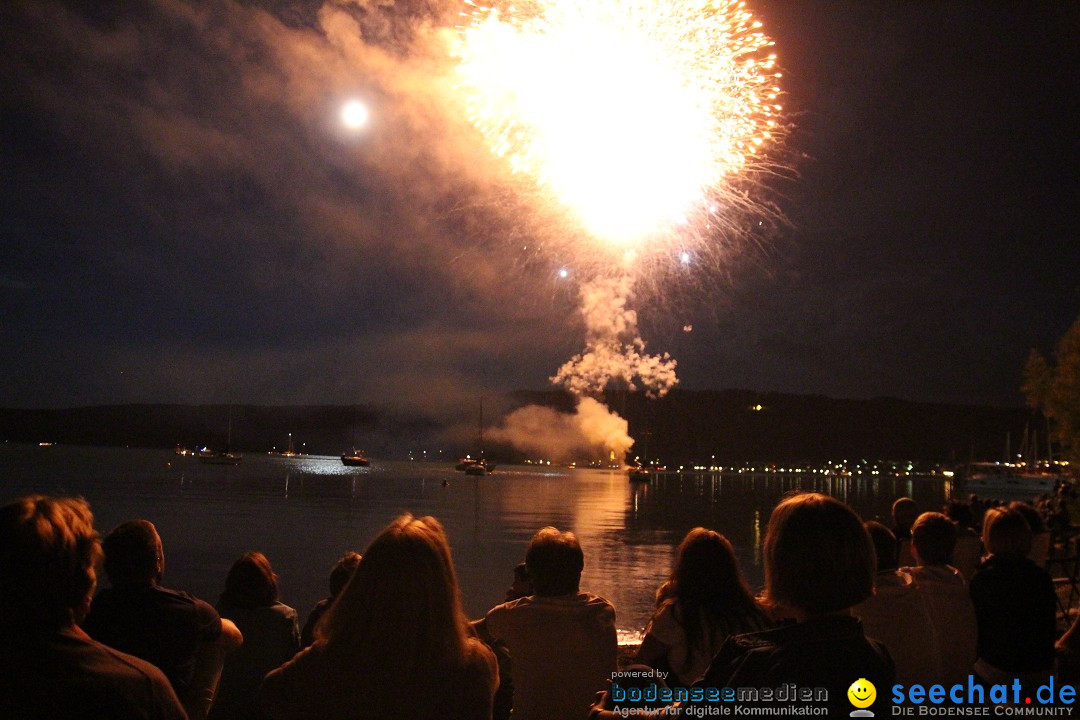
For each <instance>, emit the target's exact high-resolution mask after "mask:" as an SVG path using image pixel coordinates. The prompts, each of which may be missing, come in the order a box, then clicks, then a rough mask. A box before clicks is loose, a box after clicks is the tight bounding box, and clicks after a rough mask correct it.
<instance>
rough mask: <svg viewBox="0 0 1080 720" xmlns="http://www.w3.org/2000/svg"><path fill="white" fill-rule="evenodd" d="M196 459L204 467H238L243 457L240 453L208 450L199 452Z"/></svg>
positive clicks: (204, 449)
mask: <svg viewBox="0 0 1080 720" xmlns="http://www.w3.org/2000/svg"><path fill="white" fill-rule="evenodd" d="M196 457H197V458H198V459H199V462H201V463H203V464H205V465H239V464H240V462H241V461H242V460H243V459H244V456H243V455H242V454H240V453H234V452H230V451H228V450H211V449H209V448H203V449H202V450H200V451H199V454H198V455H197V456H196Z"/></svg>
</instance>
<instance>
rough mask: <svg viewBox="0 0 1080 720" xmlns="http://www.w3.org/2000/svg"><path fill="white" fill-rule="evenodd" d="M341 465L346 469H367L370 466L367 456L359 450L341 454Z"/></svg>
mask: <svg viewBox="0 0 1080 720" xmlns="http://www.w3.org/2000/svg"><path fill="white" fill-rule="evenodd" d="M341 464H342V465H345V466H347V467H367V466H368V465H370V464H371V461H370V460H368V458H367V456H366V455H364V453H363V452H361V451H359V450H353V451H352V452H349V453H342V455H341Z"/></svg>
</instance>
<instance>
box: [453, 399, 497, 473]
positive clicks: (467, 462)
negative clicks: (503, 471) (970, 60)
mask: <svg viewBox="0 0 1080 720" xmlns="http://www.w3.org/2000/svg"><path fill="white" fill-rule="evenodd" d="M476 443H477V446H478V447H479V448H480V457H478V458H474V457H473V456H472V455H466V456H465V457H463V458H461V460H459V461H458V464H457V465H455V466H454V469H455V470H457V471H458V472H463V473H465V474H466V475H488V474H490V473H491V471H492V470H494V469H495V466H494V465H492V464H490V463H488V461H487V460H485V459H484V400H483V398H481V399H480V422H479V424H478V427H477V440H476Z"/></svg>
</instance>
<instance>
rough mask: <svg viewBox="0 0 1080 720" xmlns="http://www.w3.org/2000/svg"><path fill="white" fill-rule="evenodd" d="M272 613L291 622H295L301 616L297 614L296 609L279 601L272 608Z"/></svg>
mask: <svg viewBox="0 0 1080 720" xmlns="http://www.w3.org/2000/svg"><path fill="white" fill-rule="evenodd" d="M270 611H271V612H272V613H274V614H275V615H277V616H278V617H281V618H283V619H284V620H287V621H289V622H295V621H296V619H297V618H298V617H299V615H298V614H297V612H296V608H294V607H290V606H288V605H286V604H285V603H283V602H281V601H278V602H275V603H274V604H273V605H271V606H270Z"/></svg>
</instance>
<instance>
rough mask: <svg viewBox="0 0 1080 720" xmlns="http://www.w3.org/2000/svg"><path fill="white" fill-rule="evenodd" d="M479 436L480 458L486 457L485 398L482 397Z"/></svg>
mask: <svg viewBox="0 0 1080 720" xmlns="http://www.w3.org/2000/svg"><path fill="white" fill-rule="evenodd" d="M477 436H478V437H479V439H480V459H481V460H483V459H484V398H480V427H479V432H478V433H477Z"/></svg>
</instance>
